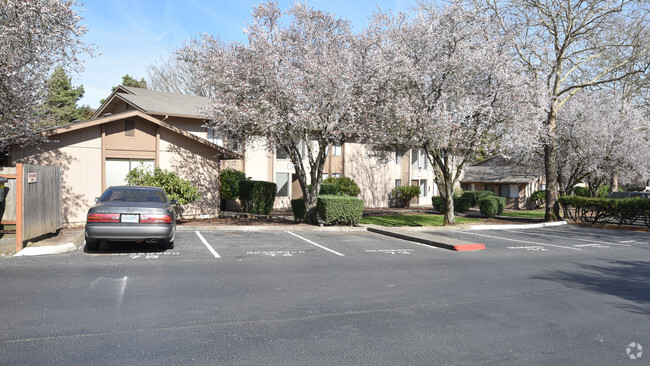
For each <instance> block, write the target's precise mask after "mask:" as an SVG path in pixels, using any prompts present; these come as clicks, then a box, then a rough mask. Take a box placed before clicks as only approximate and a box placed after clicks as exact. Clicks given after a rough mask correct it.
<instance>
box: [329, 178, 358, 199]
mask: <svg viewBox="0 0 650 366" xmlns="http://www.w3.org/2000/svg"><path fill="white" fill-rule="evenodd" d="M323 183H328V184H336V185H337V186H338V187H339V189H338V193H337V194H343V195H346V196H352V197H356V196H358V195H359V193H361V189H359V186H358V185H357V182H355V181H354V180H352V179H351V178H348V177H329V178H327V179H325V180H324V181H323Z"/></svg>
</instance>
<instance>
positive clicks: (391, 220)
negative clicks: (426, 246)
mask: <svg viewBox="0 0 650 366" xmlns="http://www.w3.org/2000/svg"><path fill="white" fill-rule="evenodd" d="M455 220H456V223H457V224H468V223H475V222H481V220H477V219H466V218H463V217H456V218H455ZM442 222H443V216H442V215H393V216H372V217H364V218H363V219H361V223H362V224H374V225H381V226H442Z"/></svg>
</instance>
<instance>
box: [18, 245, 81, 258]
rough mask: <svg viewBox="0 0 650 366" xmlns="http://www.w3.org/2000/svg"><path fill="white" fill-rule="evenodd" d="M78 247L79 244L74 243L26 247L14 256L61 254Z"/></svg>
mask: <svg viewBox="0 0 650 366" xmlns="http://www.w3.org/2000/svg"><path fill="white" fill-rule="evenodd" d="M76 249H77V246H76V245H75V244H74V243H68V244H61V245H52V246H43V247H26V248H24V249H23V250H21V251H20V252H18V253H16V254H14V257H32V256H36V255H48V254H61V253H66V252H71V251H73V250H76Z"/></svg>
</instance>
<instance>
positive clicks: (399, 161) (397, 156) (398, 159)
mask: <svg viewBox="0 0 650 366" xmlns="http://www.w3.org/2000/svg"><path fill="white" fill-rule="evenodd" d="M395 164H397V165H400V164H402V154H400V152H399V151H395Z"/></svg>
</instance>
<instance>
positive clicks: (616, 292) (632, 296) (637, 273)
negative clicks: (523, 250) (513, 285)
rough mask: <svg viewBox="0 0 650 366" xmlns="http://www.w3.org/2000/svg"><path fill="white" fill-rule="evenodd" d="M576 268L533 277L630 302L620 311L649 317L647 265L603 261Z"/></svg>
mask: <svg viewBox="0 0 650 366" xmlns="http://www.w3.org/2000/svg"><path fill="white" fill-rule="evenodd" d="M578 266H580V267H581V268H580V269H578V270H576V271H552V272H549V273H548V274H545V275H541V276H535V277H534V278H535V279H541V280H546V281H555V282H559V283H562V284H564V285H565V286H567V287H570V288H577V289H582V290H587V291H591V292H597V293H602V294H607V295H612V296H617V297H619V298H621V299H624V300H627V301H629V302H631V303H632V304H627V305H622V306H619V307H620V308H623V309H625V310H628V311H630V312H633V313H637V314H642V315H650V262H644V261H620V260H618V261H606V262H605V263H604V264H602V265H591V264H589V265H588V264H582V265H578Z"/></svg>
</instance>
